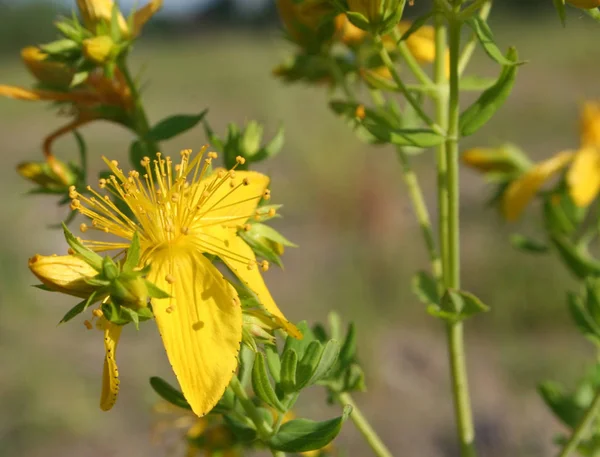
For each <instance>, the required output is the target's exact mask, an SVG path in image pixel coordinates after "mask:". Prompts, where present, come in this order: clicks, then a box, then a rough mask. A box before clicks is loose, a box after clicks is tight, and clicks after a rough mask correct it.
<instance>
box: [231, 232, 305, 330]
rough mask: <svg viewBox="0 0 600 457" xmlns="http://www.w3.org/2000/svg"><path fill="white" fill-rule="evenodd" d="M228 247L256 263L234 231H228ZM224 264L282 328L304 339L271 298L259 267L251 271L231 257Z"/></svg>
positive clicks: (252, 252) (252, 254)
mask: <svg viewBox="0 0 600 457" xmlns="http://www.w3.org/2000/svg"><path fill="white" fill-rule="evenodd" d="M226 244H227V247H228V249H229V250H230V251H232V252H234V253H236V254H238V255H239V256H241V257H244V258H247V259H250V261H251V262H254V263H256V256H255V255H254V251H252V248H251V247H250V246H248V245H247V244H246V242H245V241H244V240H242V239H241V238H240V237H239V236H237V234H236V233H235V231H234V230H228V238H227V240H226ZM222 260H223V262H225V264H226V265H227V266H228V267H229V268H230V269H231V271H233V272H234V273H235V275H236V276H237V277H238V278H239V280H240V281H242V282H243V283H244V284H246V285H247V286H248V287H249V288H250V290H252V291H253V292H254V293H255V294H256V296H257V297H258V299H259V300H260V302H261V304H262V305H263V306H264V308H265V309H266V310H267V311H268V312H269V313H271V314H272V315H273V316H274V317H275V319H276V320H277V321H278V323H279V324H280V325H281V327H282V328H283V329H284V330H285V331H286V332H287V333H288V334H289V335H291V336H293V337H294V338H298V339H302V333H300V330H298V328H297V327H296V326H295V325H294V324H292V323H291V322H289V321H288V320H287V319H286V318H285V316H284V315H283V313H282V312H281V310H280V309H279V308H278V307H277V304H276V303H275V300H273V297H272V296H271V293H270V292H269V289H268V288H267V286H266V284H265V281H264V280H263V277H262V275H261V273H260V271H259V267H258V265H254V266H253V267H252V268H251V269H249V268H248V262H245V263H244V262H241V261H236V260H233V259H232V258H229V257H224V258H222Z"/></svg>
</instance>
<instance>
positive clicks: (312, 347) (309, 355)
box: [296, 340, 323, 389]
mask: <svg viewBox="0 0 600 457" xmlns="http://www.w3.org/2000/svg"><path fill="white" fill-rule="evenodd" d="M322 355H323V345H322V344H321V343H320V342H318V341H316V340H315V341H311V342H310V344H309V345H308V347H307V348H306V352H305V353H304V356H303V357H302V359H300V362H298V368H297V370H296V388H297V389H302V388H303V387H306V386H307V385H309V383H310V380H311V378H312V376H313V374H314V373H315V371H316V370H317V367H318V365H319V361H320V360H321V356H322Z"/></svg>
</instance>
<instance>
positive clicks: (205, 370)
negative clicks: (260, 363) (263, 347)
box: [148, 246, 242, 416]
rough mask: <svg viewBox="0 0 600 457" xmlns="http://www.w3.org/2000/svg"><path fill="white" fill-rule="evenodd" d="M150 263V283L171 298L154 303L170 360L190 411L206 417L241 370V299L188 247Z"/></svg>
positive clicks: (169, 251)
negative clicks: (238, 359) (237, 369)
mask: <svg viewBox="0 0 600 457" xmlns="http://www.w3.org/2000/svg"><path fill="white" fill-rule="evenodd" d="M150 265H151V268H152V269H151V271H150V274H149V275H148V280H149V281H151V282H153V283H154V284H155V285H156V286H157V287H159V288H160V289H162V290H164V291H165V292H167V293H168V294H170V295H171V297H172V298H167V299H156V298H154V299H152V309H153V312H154V316H155V318H156V323H157V325H158V330H159V332H160V334H161V336H162V340H163V344H164V346H165V350H166V352H167V356H168V357H169V361H170V362H171V365H172V367H173V371H174V372H175V375H176V376H177V380H178V381H179V385H180V386H181V390H182V391H183V394H184V396H185V398H186V399H187V401H188V402H189V404H190V406H191V407H192V410H193V411H194V412H195V413H196V414H197V415H198V416H204V415H205V414H207V413H208V412H209V411H210V410H211V409H212V408H213V407H214V406H215V405H216V403H217V402H218V401H219V399H220V398H221V396H222V395H223V392H225V389H226V388H227V385H228V384H229V381H230V380H231V377H232V375H233V373H234V372H235V370H236V367H237V353H238V351H239V349H240V342H241V340H242V309H241V306H240V303H239V299H238V298H237V296H236V293H235V291H234V290H233V288H232V287H231V286H230V285H229V284H228V283H227V281H226V280H225V279H224V278H223V276H222V275H221V273H219V271H218V270H217V269H216V268H215V267H214V266H213V265H212V264H211V263H210V261H209V260H208V259H206V258H205V257H204V256H203V255H202V254H201V253H200V252H197V251H195V250H193V249H189V246H179V247H178V246H170V247H169V248H166V249H162V250H159V251H157V252H155V253H154V254H153V255H152V256H151V258H150Z"/></svg>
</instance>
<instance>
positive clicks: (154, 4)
mask: <svg viewBox="0 0 600 457" xmlns="http://www.w3.org/2000/svg"><path fill="white" fill-rule="evenodd" d="M162 4H163V0H152V1H150V2H149V3H147V4H146V5H145V6H143V7H142V8H140V9H139V10H137V11H136V12H135V13H134V14H133V36H138V35H139V34H140V33H141V32H142V28H143V27H144V25H146V22H148V21H149V20H150V18H151V17H152V16H154V15H155V14H156V12H157V11H158V10H160V9H161V8H162Z"/></svg>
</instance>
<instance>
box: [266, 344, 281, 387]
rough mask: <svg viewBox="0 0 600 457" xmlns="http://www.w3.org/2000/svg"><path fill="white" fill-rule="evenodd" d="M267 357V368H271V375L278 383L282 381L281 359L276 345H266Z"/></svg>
mask: <svg viewBox="0 0 600 457" xmlns="http://www.w3.org/2000/svg"><path fill="white" fill-rule="evenodd" d="M265 355H266V357H267V366H268V367H269V373H271V376H272V377H273V380H274V381H275V382H276V383H279V381H281V376H280V373H281V359H280V358H279V353H278V352H277V346H275V345H274V344H265Z"/></svg>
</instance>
